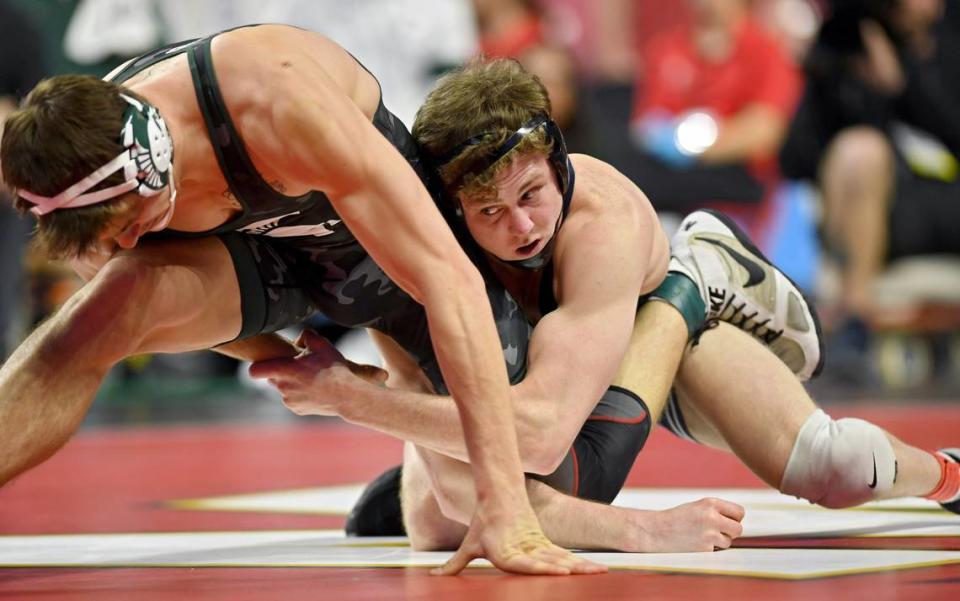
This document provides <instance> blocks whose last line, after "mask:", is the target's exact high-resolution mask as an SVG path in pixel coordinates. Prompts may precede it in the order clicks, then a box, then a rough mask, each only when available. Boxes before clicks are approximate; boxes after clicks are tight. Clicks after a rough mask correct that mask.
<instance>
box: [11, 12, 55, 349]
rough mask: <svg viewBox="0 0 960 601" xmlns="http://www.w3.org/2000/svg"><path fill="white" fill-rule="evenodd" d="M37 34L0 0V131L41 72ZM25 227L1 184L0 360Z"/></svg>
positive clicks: (19, 284) (18, 281)
mask: <svg viewBox="0 0 960 601" xmlns="http://www.w3.org/2000/svg"><path fill="white" fill-rule="evenodd" d="M40 39H41V38H40V36H39V35H38V34H37V31H36V29H35V28H34V27H33V25H32V23H30V21H29V20H28V19H27V18H26V17H25V16H24V15H23V14H22V13H21V12H20V11H19V10H17V9H16V7H14V6H12V5H11V3H10V2H9V1H8V0H0V137H2V135H3V122H4V121H6V118H7V115H8V114H9V113H10V112H11V111H12V110H13V109H14V108H15V107H16V104H17V102H18V101H19V98H20V97H21V96H22V95H23V94H26V93H27V92H28V91H30V89H31V88H33V86H34V84H36V83H37V82H38V81H39V80H40V79H41V78H42V77H43V76H44V74H45V69H46V66H45V64H44V60H43V51H42V47H41V42H40ZM0 169H2V166H0ZM0 172H2V171H0ZM29 233H30V222H29V221H28V220H26V219H22V218H20V216H19V215H17V213H16V211H14V210H13V206H12V204H11V201H10V197H9V196H8V195H6V194H4V192H3V190H2V188H0V281H2V282H3V284H2V285H0V362H2V361H3V360H4V359H5V358H6V356H7V353H8V352H9V350H10V349H12V348H13V346H14V344H13V343H14V341H13V340H12V338H14V337H15V336H16V334H17V333H18V332H17V330H18V328H16V325H17V324H16V320H17V319H18V318H21V317H22V308H23V299H24V291H23V281H24V277H23V276H24V267H23V255H24V249H25V248H26V244H27V240H28V237H29Z"/></svg>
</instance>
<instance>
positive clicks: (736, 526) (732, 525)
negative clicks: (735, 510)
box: [720, 519, 743, 538]
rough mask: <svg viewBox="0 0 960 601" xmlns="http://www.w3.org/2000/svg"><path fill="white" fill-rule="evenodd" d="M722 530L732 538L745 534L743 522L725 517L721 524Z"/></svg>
mask: <svg viewBox="0 0 960 601" xmlns="http://www.w3.org/2000/svg"><path fill="white" fill-rule="evenodd" d="M720 532H722V533H724V534H725V535H727V536H729V537H730V538H739V537H740V535H741V534H743V524H741V523H740V522H738V521H737V520H731V519H725V520H724V521H723V524H722V525H721V526H720Z"/></svg>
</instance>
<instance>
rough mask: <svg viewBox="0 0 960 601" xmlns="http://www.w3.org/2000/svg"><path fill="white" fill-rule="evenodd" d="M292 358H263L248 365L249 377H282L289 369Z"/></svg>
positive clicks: (260, 378)
mask: <svg viewBox="0 0 960 601" xmlns="http://www.w3.org/2000/svg"><path fill="white" fill-rule="evenodd" d="M293 361H294V360H293V359H284V358H280V359H264V360H263V361H255V362H254V363H252V364H251V365H250V369H249V373H250V377H251V378H254V379H259V380H262V379H266V378H274V379H276V378H282V377H284V376H285V375H287V374H288V373H289V371H290V366H291V365H292V364H293Z"/></svg>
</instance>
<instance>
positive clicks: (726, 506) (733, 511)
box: [716, 499, 747, 522]
mask: <svg viewBox="0 0 960 601" xmlns="http://www.w3.org/2000/svg"><path fill="white" fill-rule="evenodd" d="M716 502H717V503H716V508H717V510H718V511H719V512H720V513H721V514H722V515H725V516H727V517H728V518H730V519H731V520H736V521H738V522H739V521H741V520H743V516H745V515H746V513H747V510H746V509H744V508H743V506H742V505H737V504H736V503H731V502H730V501H724V500H723V499H716Z"/></svg>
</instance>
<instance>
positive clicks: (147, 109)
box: [120, 94, 173, 196]
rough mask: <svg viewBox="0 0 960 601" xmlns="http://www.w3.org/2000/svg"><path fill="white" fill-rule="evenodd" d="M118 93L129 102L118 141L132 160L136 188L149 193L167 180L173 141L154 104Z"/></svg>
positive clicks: (160, 186)
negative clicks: (135, 171)
mask: <svg viewBox="0 0 960 601" xmlns="http://www.w3.org/2000/svg"><path fill="white" fill-rule="evenodd" d="M120 96H121V97H122V98H123V99H124V100H126V101H127V103H129V104H130V106H128V107H127V110H126V111H125V112H124V115H123V121H124V123H123V134H122V142H123V145H124V147H125V148H127V149H129V151H130V155H131V157H132V158H133V159H134V161H136V169H137V174H136V175H135V176H134V177H136V179H137V180H138V181H139V182H140V185H139V187H138V188H137V191H138V192H139V193H140V195H141V196H153V195H154V194H156V193H158V192H159V191H161V190H163V189H164V188H165V187H166V186H167V184H168V183H169V181H170V167H171V163H172V162H173V141H172V140H171V138H170V132H169V131H167V124H166V123H164V121H163V117H161V116H160V112H159V111H158V110H157V109H156V107H154V106H151V105H149V104H146V103H143V102H140V101H139V100H137V99H135V98H132V97H130V96H127V95H126V94H121V95H120ZM125 176H126V177H127V178H128V179H130V178H131V175H130V174H126V175H125Z"/></svg>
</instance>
